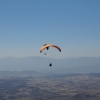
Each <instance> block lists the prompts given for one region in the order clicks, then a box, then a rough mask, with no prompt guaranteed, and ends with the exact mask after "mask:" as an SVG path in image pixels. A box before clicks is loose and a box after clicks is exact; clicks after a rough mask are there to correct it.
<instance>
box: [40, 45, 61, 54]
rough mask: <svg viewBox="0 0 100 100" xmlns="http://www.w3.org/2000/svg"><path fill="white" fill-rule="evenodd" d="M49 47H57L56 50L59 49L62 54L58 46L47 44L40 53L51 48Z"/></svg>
mask: <svg viewBox="0 0 100 100" xmlns="http://www.w3.org/2000/svg"><path fill="white" fill-rule="evenodd" d="M49 47H55V48H57V49H58V50H59V51H60V52H61V49H60V48H59V47H58V46H56V45H54V44H46V45H44V46H43V47H42V48H41V49H40V53H41V52H42V51H43V50H44V49H46V48H49Z"/></svg>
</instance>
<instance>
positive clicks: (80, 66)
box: [0, 56, 100, 73]
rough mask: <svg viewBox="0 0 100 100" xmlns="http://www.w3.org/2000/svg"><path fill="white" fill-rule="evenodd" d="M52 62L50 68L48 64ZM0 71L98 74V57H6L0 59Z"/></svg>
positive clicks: (99, 58)
mask: <svg viewBox="0 0 100 100" xmlns="http://www.w3.org/2000/svg"><path fill="white" fill-rule="evenodd" d="M50 62H52V64H53V65H52V67H49V63H50ZM0 71H37V72H41V73H99V72H100V57H80V58H65V59H51V58H45V57H36V56H32V57H23V58H14V57H6V58H1V59H0Z"/></svg>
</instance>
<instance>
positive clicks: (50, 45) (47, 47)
mask: <svg viewBox="0 0 100 100" xmlns="http://www.w3.org/2000/svg"><path fill="white" fill-rule="evenodd" d="M49 47H54V48H56V49H58V50H59V51H60V52H61V49H60V47H58V46H56V45H54V44H44V45H43V46H42V48H41V49H40V53H42V51H43V50H45V49H47V50H48V49H49ZM44 55H46V53H44ZM49 66H50V67H51V66H52V63H50V64H49Z"/></svg>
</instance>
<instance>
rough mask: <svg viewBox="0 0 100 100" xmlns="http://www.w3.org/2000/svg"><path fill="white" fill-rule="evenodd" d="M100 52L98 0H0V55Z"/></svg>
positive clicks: (85, 54)
mask: <svg viewBox="0 0 100 100" xmlns="http://www.w3.org/2000/svg"><path fill="white" fill-rule="evenodd" d="M45 43H53V44H56V45H58V46H59V47H60V48H61V49H62V52H61V53H59V52H58V51H57V50H55V49H53V48H51V49H50V50H49V51H48V52H47V51H46V52H47V53H48V56H49V57H53V58H69V57H83V56H92V57H98V56H100V0H0V58H3V57H8V56H11V57H26V56H43V54H40V53H39V49H40V48H41V46H42V45H43V44H45Z"/></svg>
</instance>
